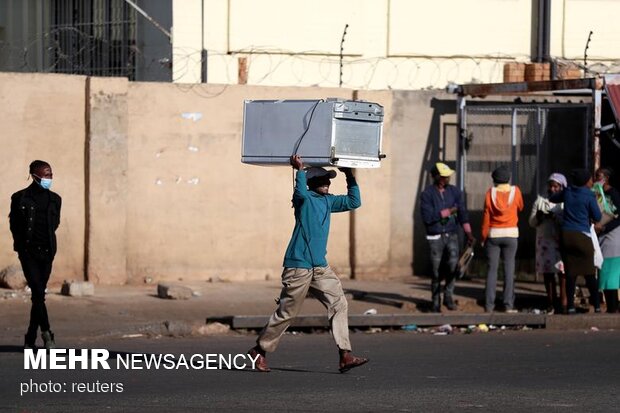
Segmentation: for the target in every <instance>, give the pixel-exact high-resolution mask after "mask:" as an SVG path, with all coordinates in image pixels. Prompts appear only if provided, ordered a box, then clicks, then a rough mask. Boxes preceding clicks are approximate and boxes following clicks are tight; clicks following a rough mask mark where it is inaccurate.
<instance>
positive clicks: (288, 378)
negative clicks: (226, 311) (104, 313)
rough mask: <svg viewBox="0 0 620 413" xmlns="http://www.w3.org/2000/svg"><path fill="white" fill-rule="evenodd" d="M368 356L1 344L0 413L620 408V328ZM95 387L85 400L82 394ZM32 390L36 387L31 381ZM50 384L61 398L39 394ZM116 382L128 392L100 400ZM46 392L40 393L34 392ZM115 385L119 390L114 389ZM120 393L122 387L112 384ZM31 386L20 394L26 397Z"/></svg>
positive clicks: (288, 345) (321, 343) (432, 339)
mask: <svg viewBox="0 0 620 413" xmlns="http://www.w3.org/2000/svg"><path fill="white" fill-rule="evenodd" d="M254 338H255V337H254V336H250V335H247V336H219V337H209V338H187V339H179V338H160V339H146V338H125V339H120V338H116V339H112V338H109V339H105V340H102V341H85V342H79V343H68V344H70V346H69V347H73V348H106V349H108V350H110V352H112V354H111V356H112V357H111V359H110V360H111V361H112V360H113V359H114V358H115V357H116V356H117V355H121V356H126V355H127V354H128V353H136V354H144V353H150V354H165V353H174V354H175V355H176V357H177V358H176V359H175V360H176V361H178V360H180V355H181V354H184V355H186V356H187V357H188V358H189V356H191V355H192V354H206V353H217V354H237V353H245V351H246V350H247V349H248V348H249V347H251V346H252V345H253V340H254ZM352 342H353V344H354V346H355V349H356V353H359V354H361V355H365V356H367V357H370V358H371V362H370V363H369V364H367V365H366V366H362V367H360V368H358V369H354V370H352V371H350V372H348V373H346V374H340V373H338V371H337V352H336V350H335V348H334V344H333V342H332V340H331V337H330V336H329V334H298V335H286V336H285V337H284V338H283V341H282V342H281V345H280V348H279V349H278V351H277V352H276V353H274V354H272V355H270V356H269V364H270V366H271V367H272V368H273V371H272V372H271V373H258V372H255V371H251V370H234V369H233V370H205V369H196V370H195V369H190V370H187V369H185V368H181V369H178V370H165V369H159V370H127V369H116V365H115V363H113V362H111V363H110V364H111V365H112V368H111V369H110V370H24V368H23V363H24V358H23V355H22V353H21V350H20V349H19V348H18V347H17V346H13V345H9V344H5V343H1V342H0V343H1V344H2V345H0V366H1V369H0V410H1V411H19V412H39V411H40V412H87V411H91V412H99V411H106V412H125V411H126V412H149V413H155V412H186V411H227V412H228V411H271V412H273V411H300V412H305V411H307V412H316V411H322V412H331V411H340V412H342V411H351V412H352V411H355V412H360V411H368V412H378V411H403V412H407V411H411V412H422V411H423V412H453V411H459V412H469V411H477V412H478V411H502V412H523V411H527V412H537V411H545V412H553V411H558V412H560V411H562V412H565V411H584V412H585V411H588V412H596V411H601V412H603V411H604V412H609V411H619V410H620V396H618V386H619V385H620V379H619V377H620V374H619V367H620V362H619V360H620V332H618V331H597V332H594V331H571V332H565V331H545V330H534V331H505V332H500V331H496V332H491V333H487V334H483V333H477V334H470V335H465V334H455V335H449V336H436V335H431V334H420V333H406V332H391V333H379V334H367V333H356V334H352ZM97 381H99V391H98V392H97V391H95V392H85V393H80V392H79V390H76V389H77V388H78V387H76V386H80V384H79V383H83V384H82V385H81V386H82V387H86V388H88V385H90V386H91V389H92V386H93V384H95V385H96V382H97ZM31 383H32V385H31ZM41 383H46V384H47V385H48V387H50V385H49V383H52V385H53V384H54V383H56V384H57V386H56V387H57V388H58V386H62V388H64V390H67V389H68V390H67V391H66V392H65V391H61V392H59V393H51V392H47V393H42V392H41V391H42V389H43V388H44V387H45V386H41ZM102 383H115V385H116V383H120V384H121V385H122V392H102V391H101V389H102V388H103V386H102V385H101V384H102ZM37 384H38V386H39V388H38V392H36V391H35V389H36V385H37ZM116 386H117V385H116ZM115 389H116V390H118V387H115ZM23 390H25V392H24V394H22V395H20V391H23Z"/></svg>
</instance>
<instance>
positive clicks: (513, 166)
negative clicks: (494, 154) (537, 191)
mask: <svg viewBox="0 0 620 413" xmlns="http://www.w3.org/2000/svg"><path fill="white" fill-rule="evenodd" d="M511 123H512V125H511V126H512V128H511V129H512V132H511V134H510V171H511V175H512V184H513V185H517V184H519V182H517V180H516V177H517V109H516V108H513V109H512V121H511Z"/></svg>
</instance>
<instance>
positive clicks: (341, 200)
mask: <svg viewBox="0 0 620 413" xmlns="http://www.w3.org/2000/svg"><path fill="white" fill-rule="evenodd" d="M361 205H362V199H361V196H360V190H359V187H358V186H357V182H356V181H355V178H354V177H353V176H351V177H350V178H347V195H332V194H327V195H321V194H318V193H316V192H314V191H310V190H308V186H307V180H306V172H305V171H297V175H296V177H295V191H294V192H293V207H294V208H295V228H294V229H293V235H292V236H291V240H290V242H289V244H288V248H287V249H286V254H285V255H284V267H286V268H308V269H310V268H312V267H325V266H327V259H326V258H325V255H326V254H327V238H328V236H329V224H330V216H331V213H332V212H345V211H350V210H352V209H356V208H359V207H360V206H361Z"/></svg>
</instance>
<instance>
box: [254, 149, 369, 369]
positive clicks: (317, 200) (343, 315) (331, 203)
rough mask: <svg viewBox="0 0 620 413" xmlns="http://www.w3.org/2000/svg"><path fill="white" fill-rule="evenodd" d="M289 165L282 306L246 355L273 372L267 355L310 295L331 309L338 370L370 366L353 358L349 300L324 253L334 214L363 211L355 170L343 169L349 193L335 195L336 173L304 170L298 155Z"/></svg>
mask: <svg viewBox="0 0 620 413" xmlns="http://www.w3.org/2000/svg"><path fill="white" fill-rule="evenodd" d="M291 165H292V166H293V168H295V169H296V170H297V173H296V177H295V190H294V192H293V207H294V208H295V228H294V230H293V235H292V236H291V240H290V242H289V245H288V248H287V249H286V254H285V256H284V271H283V272H282V285H283V287H282V291H281V293H280V299H279V303H278V308H277V309H276V311H275V312H274V313H273V315H272V316H271V318H270V319H269V322H268V323H267V325H266V326H265V327H264V328H263V330H262V331H261V333H260V335H259V336H258V339H257V340H256V346H255V347H253V348H252V349H250V351H249V352H248V353H249V354H250V355H251V356H252V357H258V359H257V362H256V368H257V370H259V371H262V372H268V371H270V369H269V367H268V366H267V361H266V359H265V355H266V352H273V351H275V350H276V347H277V346H278V343H279V342H280V338H281V337H282V335H283V334H284V332H285V331H286V329H287V328H288V327H289V325H290V324H291V322H292V321H293V318H295V317H296V316H297V314H298V313H299V310H300V309H301V305H302V304H303V302H304V299H305V298H306V295H307V293H308V291H310V292H311V293H312V294H313V295H314V296H315V297H316V298H317V299H318V300H319V301H320V302H321V303H322V304H323V305H324V306H325V307H326V308H327V312H328V317H329V322H330V327H331V332H332V335H333V337H334V340H335V342H336V345H337V346H338V351H339V355H340V364H339V370H340V372H341V373H344V372H346V371H348V370H350V369H352V368H354V367H358V366H361V365H362V364H364V363H366V362H368V359H367V358H363V357H356V356H354V355H352V354H351V343H350V341H349V323H348V312H347V308H348V306H347V300H346V298H345V296H344V292H343V290H342V285H341V283H340V279H339V278H338V276H337V275H336V274H335V273H334V271H332V269H331V268H330V266H329V265H328V264H327V260H326V258H325V255H326V254H327V238H328V236H329V225H330V215H331V213H332V212H345V211H350V210H353V209H356V208H359V207H360V206H361V204H362V202H361V198H360V191H359V187H358V186H357V182H356V181H355V177H354V176H353V174H352V172H351V170H350V169H349V168H340V170H341V171H342V172H343V173H344V174H345V176H346V179H347V195H331V194H330V193H329V186H330V183H331V181H330V179H332V178H335V177H336V171H327V170H325V169H323V168H319V167H310V168H307V169H304V164H303V161H302V159H301V157H299V156H298V155H295V156H292V157H291Z"/></svg>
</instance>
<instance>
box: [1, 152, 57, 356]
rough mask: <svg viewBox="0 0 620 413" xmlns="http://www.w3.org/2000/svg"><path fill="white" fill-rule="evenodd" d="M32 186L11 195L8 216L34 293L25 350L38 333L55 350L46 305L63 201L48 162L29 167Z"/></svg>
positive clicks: (14, 245) (31, 344)
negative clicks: (53, 186)
mask: <svg viewBox="0 0 620 413" xmlns="http://www.w3.org/2000/svg"><path fill="white" fill-rule="evenodd" d="M30 176H31V177H32V181H33V182H32V184H31V185H30V186H29V187H28V188H26V189H22V190H21V191H19V192H16V193H14V194H13V195H12V196H11V213H10V215H9V220H10V225H11V233H12V234H13V241H14V242H13V249H14V250H15V251H16V252H17V255H18V257H19V261H20V262H21V264H22V269H23V271H24V276H25V277H26V281H27V282H28V286H29V287H30V291H31V293H32V298H31V300H32V307H31V310H30V325H29V326H28V332H27V333H26V336H25V342H24V347H25V348H35V341H36V339H37V330H38V328H39V327H40V328H41V338H42V339H43V343H44V346H45V348H46V349H50V348H55V347H56V344H55V343H54V334H53V333H52V331H51V330H50V323H49V319H48V316H47V307H46V306H45V289H46V288H47V281H48V280H49V278H50V274H51V272H52V262H53V261H54V255H55V254H56V229H57V228H58V225H59V224H60V207H61V198H60V196H58V194H56V193H54V192H52V191H50V187H51V185H52V178H53V174H52V167H51V166H50V165H49V164H48V163H47V162H45V161H39V160H37V161H34V162H32V163H31V164H30Z"/></svg>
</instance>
